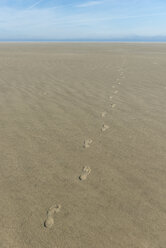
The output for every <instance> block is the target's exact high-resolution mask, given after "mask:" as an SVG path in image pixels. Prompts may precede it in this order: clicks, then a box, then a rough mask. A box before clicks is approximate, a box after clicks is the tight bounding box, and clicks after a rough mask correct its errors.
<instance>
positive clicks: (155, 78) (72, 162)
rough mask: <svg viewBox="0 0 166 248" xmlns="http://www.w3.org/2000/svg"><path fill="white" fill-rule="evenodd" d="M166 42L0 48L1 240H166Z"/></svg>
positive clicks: (93, 246)
mask: <svg viewBox="0 0 166 248" xmlns="http://www.w3.org/2000/svg"><path fill="white" fill-rule="evenodd" d="M165 47H166V45H165V44H139V45H138V44H134V43H133V44H127V43H126V44H113V43H112V44H109V43H105V44H104V43H103V44H102V43H87V44H83V43H69V44H65V43H36V44H34V43H11V44H7V43H6V44H5V43H1V44H0V116H1V118H0V137H1V139H0V154H1V155H0V156H1V160H0V161H1V163H0V174H1V183H0V184H1V185H0V189H1V205H0V215H1V216H0V217H1V232H0V244H2V245H1V246H2V247H18V248H24V247H25V248H29V247H32V248H36V247H49V248H55V247H58V248H63V247H64V248H66V247H67V248H68V247H72V248H78V247H83V248H84V247H85V248H103V247H106V248H107V247H108V248H109V247H114V248H121V247H122V248H126V247H132V248H138V247H139V248H149V247H151V248H158V247H160V248H165V244H166V238H165V231H164V230H165V223H166V215H165V213H166V208H165V206H166V180H165V178H166V168H165V161H166V140H165V126H166V113H165V112H166V110H165V105H166V97H165V94H166V91H165V87H166V82H165V77H166V75H165V74H166V73H165V66H166V55H165V54H164V51H165ZM92 141H93V142H92ZM85 148H86V149H85ZM55 203H59V204H60V205H55ZM61 206H62V207H61ZM60 207H61V211H59V210H60ZM57 212H59V213H58V214H57ZM45 227H47V228H45Z"/></svg>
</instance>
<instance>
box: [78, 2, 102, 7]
mask: <svg viewBox="0 0 166 248" xmlns="http://www.w3.org/2000/svg"><path fill="white" fill-rule="evenodd" d="M103 2H104V1H90V2H86V3H83V4H79V5H77V6H76V7H78V8H84V7H91V6H95V5H99V4H102V3H103Z"/></svg>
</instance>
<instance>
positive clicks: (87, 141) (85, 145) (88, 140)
mask: <svg viewBox="0 0 166 248" xmlns="http://www.w3.org/2000/svg"><path fill="white" fill-rule="evenodd" d="M92 142H93V141H92V139H87V140H84V145H83V147H84V148H88V147H90V144H92Z"/></svg>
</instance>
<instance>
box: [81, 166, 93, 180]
mask: <svg viewBox="0 0 166 248" xmlns="http://www.w3.org/2000/svg"><path fill="white" fill-rule="evenodd" d="M90 173H91V168H90V167H88V166H84V167H83V169H82V173H81V175H80V176H79V179H80V180H86V179H87V176H88V175H89V174H90Z"/></svg>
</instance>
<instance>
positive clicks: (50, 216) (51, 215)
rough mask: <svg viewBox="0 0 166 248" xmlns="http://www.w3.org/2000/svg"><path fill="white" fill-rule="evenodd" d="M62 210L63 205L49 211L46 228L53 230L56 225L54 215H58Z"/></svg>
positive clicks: (55, 206)
mask: <svg viewBox="0 0 166 248" xmlns="http://www.w3.org/2000/svg"><path fill="white" fill-rule="evenodd" d="M60 209H61V205H59V204H58V205H54V206H52V207H50V208H49V209H48V211H47V219H46V220H45V222H44V226H45V227H46V228H51V227H52V226H53V225H54V214H55V213H58V212H59V211H60Z"/></svg>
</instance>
